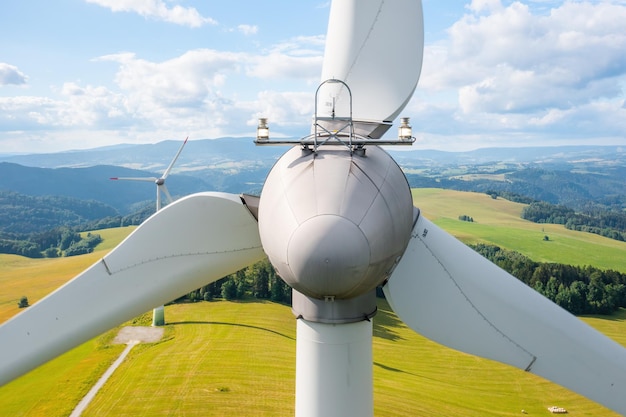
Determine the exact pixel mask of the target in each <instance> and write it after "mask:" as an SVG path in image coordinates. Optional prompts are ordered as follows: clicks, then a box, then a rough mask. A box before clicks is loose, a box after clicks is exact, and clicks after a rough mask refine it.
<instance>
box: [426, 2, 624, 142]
mask: <svg viewBox="0 0 626 417" xmlns="http://www.w3.org/2000/svg"><path fill="white" fill-rule="evenodd" d="M467 10H468V13H467V14H466V15H465V16H464V17H463V18H461V19H460V20H459V21H457V22H456V23H455V24H454V25H452V26H451V27H450V29H449V31H448V33H449V39H447V40H446V41H442V42H439V43H437V44H433V45H427V47H426V50H425V59H424V69H423V72H422V79H421V80H420V86H419V89H418V92H417V94H416V98H415V100H419V94H424V95H428V96H429V97H432V96H437V97H440V98H441V99H442V100H444V101H445V102H446V103H447V104H448V105H447V106H445V109H446V111H445V113H441V117H444V116H445V117H450V116H452V117H453V118H454V120H455V122H456V123H455V124H456V125H457V126H458V127H459V131H463V132H471V131H472V130H474V129H476V130H477V131H478V130H479V129H484V131H485V132H503V133H504V132H508V133H513V132H523V131H528V132H541V131H542V132H543V133H544V134H545V135H548V136H554V135H575V136H578V135H582V134H588V135H591V136H593V135H594V133H595V134H597V135H598V136H602V135H616V136H620V135H621V136H622V137H623V136H624V135H625V134H626V129H625V126H624V122H621V121H620V120H624V119H625V118H626V110H625V109H624V99H625V92H624V88H623V86H624V85H625V83H626V54H624V51H626V32H625V31H624V30H623V22H625V21H626V5H624V4H623V3H614V2H610V1H603V2H589V1H582V2H574V1H565V2H563V3H561V4H560V5H558V6H553V7H552V8H551V9H545V8H542V10H541V12H538V11H535V10H534V9H533V8H532V6H531V5H528V4H522V3H521V2H518V1H515V2H512V3H510V4H509V5H508V6H506V7H505V6H503V5H502V3H501V2H500V1H499V0H474V1H472V3H471V4H470V5H469V7H468V8H467ZM440 104H441V103H440ZM450 106H454V107H456V109H455V110H454V111H453V112H452V114H451V112H450ZM434 108H435V107H433V109H434Z"/></svg>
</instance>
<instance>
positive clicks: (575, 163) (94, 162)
mask: <svg viewBox="0 0 626 417" xmlns="http://www.w3.org/2000/svg"><path fill="white" fill-rule="evenodd" d="M180 144H181V142H178V141H163V142H159V143H155V144H143V145H130V144H127V145H116V146H108V147H101V148H94V149H88V150H80V151H66V152H59V153H48V154H27V155H4V156H0V191H11V192H15V193H20V194H24V195H33V196H46V195H54V196H64V197H71V198H76V199H80V200H96V201H99V202H102V203H105V204H107V205H110V206H111V207H113V208H114V209H115V210H117V211H118V212H119V213H120V214H128V213H131V212H132V211H133V210H134V209H136V207H137V206H136V205H137V203H142V202H143V203H146V202H150V201H152V202H154V200H155V192H156V191H155V187H154V186H151V185H150V184H146V183H139V182H133V181H111V180H110V179H109V178H111V177H151V176H154V177H159V176H160V175H161V173H162V172H163V171H164V170H165V169H166V167H167V166H168V165H169V163H170V161H171V159H172V158H173V156H174V155H175V154H176V152H177V150H178V148H179V147H180ZM387 150H388V152H389V153H390V154H392V156H393V157H394V158H395V159H396V161H397V162H398V164H399V165H400V166H401V167H402V168H403V169H404V171H405V173H406V174H407V178H408V180H409V183H410V184H411V186H413V187H441V188H453V189H460V190H472V191H487V190H499V191H507V192H513V193H519V194H522V195H526V196H529V197H532V198H536V199H540V200H545V201H549V202H551V203H555V204H557V203H559V204H566V205H570V206H576V205H584V204H587V203H589V202H595V203H601V204H607V205H609V206H611V207H613V208H616V207H617V208H620V209H626V181H624V178H626V146H624V147H620V146H593V145H591V146H567V147H521V148H485V149H478V150H474V151H467V152H444V151H434V150H417V149H413V150H406V149H405V148H404V147H402V149H400V148H394V147H387ZM285 151H286V147H284V146H256V145H255V144H254V143H253V139H252V138H221V139H212V140H208V139H205V140H194V141H189V142H188V143H187V145H186V147H185V148H184V150H183V152H182V153H181V155H180V157H179V159H178V161H177V164H176V166H175V168H174V170H173V171H172V175H171V176H170V177H169V178H168V180H167V185H168V189H169V190H170V192H171V193H172V194H173V195H174V196H178V197H180V196H183V195H187V194H190V193H194V192H199V191H224V192H231V193H252V194H258V193H260V191H261V188H262V185H263V182H264V180H265V177H266V176H267V173H268V172H269V170H270V169H271V167H272V166H273V165H274V163H275V162H276V160H277V159H278V158H279V157H280V155H282V154H283V153H284V152H285Z"/></svg>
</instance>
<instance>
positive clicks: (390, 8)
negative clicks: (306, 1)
mask: <svg viewBox="0 0 626 417" xmlns="http://www.w3.org/2000/svg"><path fill="white" fill-rule="evenodd" d="M423 50H424V24H423V15H422V2H421V1H419V0H394V1H384V0H374V1H363V0H342V1H333V2H332V4H331V9H330V17H329V22H328V32H327V36H326V49H325V52H324V63H323V67H322V81H325V80H328V79H339V80H342V81H343V82H345V83H346V84H347V85H348V88H349V89H350V91H351V92H352V117H353V119H354V120H357V121H376V122H382V121H393V120H394V119H395V118H396V116H397V115H398V114H399V113H400V112H401V111H402V109H403V108H404V106H405V105H406V104H407V103H408V101H409V99H410V98H411V96H412V95H413V91H414V90H415V87H416V85H417V81H418V79H419V76H420V72H421V67H422V56H423ZM328 86H329V88H330V90H329V91H321V93H320V96H318V100H319V101H320V103H318V105H319V104H321V106H320V110H318V112H321V113H323V115H330V114H331V113H332V110H333V108H334V109H335V110H336V114H337V115H346V116H347V115H348V114H349V113H348V111H349V105H350V101H349V98H350V97H349V94H347V91H345V88H343V87H342V86H340V85H337V84H334V86H335V87H334V88H338V90H335V91H332V89H333V87H332V85H328ZM329 95H330V96H334V97H328V96H329Z"/></svg>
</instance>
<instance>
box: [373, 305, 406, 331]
mask: <svg viewBox="0 0 626 417" xmlns="http://www.w3.org/2000/svg"><path fill="white" fill-rule="evenodd" d="M403 326H404V323H402V321H400V319H398V316H396V315H395V313H394V312H393V311H392V310H391V307H389V303H387V301H386V300H384V299H380V298H379V299H378V311H377V312H376V316H374V337H380V338H383V339H387V340H392V341H393V340H403V338H402V337H400V335H399V334H398V332H397V331H396V329H397V328H399V327H403Z"/></svg>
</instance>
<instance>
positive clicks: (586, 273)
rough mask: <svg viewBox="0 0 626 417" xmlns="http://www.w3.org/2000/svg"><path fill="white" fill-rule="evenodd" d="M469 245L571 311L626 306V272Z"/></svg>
mask: <svg viewBox="0 0 626 417" xmlns="http://www.w3.org/2000/svg"><path fill="white" fill-rule="evenodd" d="M471 247H472V249H474V250H475V251H477V252H478V253H480V254H481V255H483V256H484V257H485V258H487V259H489V260H490V261H491V262H493V263H495V264H496V265H498V266H499V267H500V268H502V269H504V270H505V271H507V272H508V273H510V274H511V275H513V276H515V277H516V278H518V279H519V280H521V281H522V282H524V283H525V284H526V285H528V286H530V287H532V288H534V289H535V290H537V291H538V292H539V293H541V294H543V295H544V296H545V297H547V298H549V299H550V300H552V301H553V302H555V303H556V304H558V305H559V306H561V307H562V308H564V309H566V310H568V311H569V312H570V313H572V314H611V313H613V312H614V311H616V310H617V309H618V308H620V307H626V274H623V273H621V272H618V271H612V270H601V269H598V268H595V267H592V266H584V267H579V266H572V265H563V264H557V263H540V262H535V261H533V260H531V259H529V258H527V257H526V256H524V255H522V254H520V253H518V252H514V251H509V250H505V249H501V248H500V247H498V246H492V245H485V244H479V245H473V246H471Z"/></svg>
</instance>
